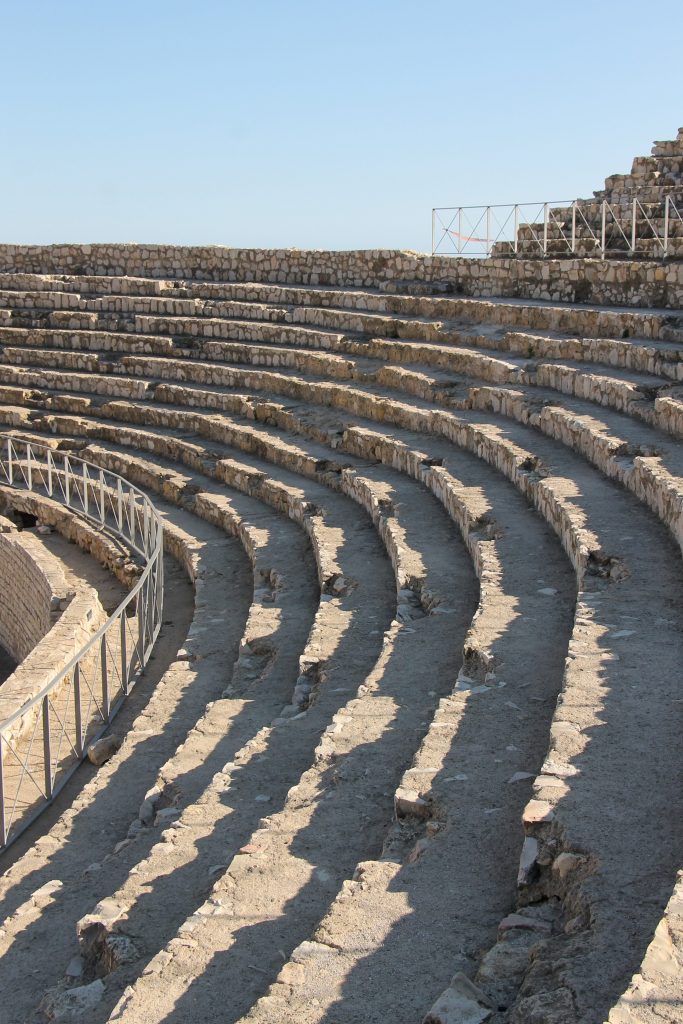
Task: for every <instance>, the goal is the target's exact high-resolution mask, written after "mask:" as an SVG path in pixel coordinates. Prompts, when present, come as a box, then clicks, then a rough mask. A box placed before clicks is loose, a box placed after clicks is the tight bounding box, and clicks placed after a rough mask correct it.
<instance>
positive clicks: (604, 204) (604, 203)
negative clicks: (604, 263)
mask: <svg viewBox="0 0 683 1024" xmlns="http://www.w3.org/2000/svg"><path fill="white" fill-rule="evenodd" d="M606 229H607V200H606V199H603V201H602V230H601V233H600V245H601V247H602V254H601V259H603V260H604V258H605V241H606Z"/></svg>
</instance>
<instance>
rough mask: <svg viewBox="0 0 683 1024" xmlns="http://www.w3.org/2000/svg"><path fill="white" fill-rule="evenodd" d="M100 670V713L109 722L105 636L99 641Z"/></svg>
mask: <svg viewBox="0 0 683 1024" xmlns="http://www.w3.org/2000/svg"><path fill="white" fill-rule="evenodd" d="M100 669H101V671H102V712H103V714H104V720H105V722H108V721H109V676H108V674H107V634H106V633H104V634H103V636H102V639H101V640H100Z"/></svg>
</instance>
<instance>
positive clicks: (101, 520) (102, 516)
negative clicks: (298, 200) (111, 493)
mask: <svg viewBox="0 0 683 1024" xmlns="http://www.w3.org/2000/svg"><path fill="white" fill-rule="evenodd" d="M105 518H106V516H105V512H104V470H102V469H101V470H100V522H101V524H102V526H104V520H105Z"/></svg>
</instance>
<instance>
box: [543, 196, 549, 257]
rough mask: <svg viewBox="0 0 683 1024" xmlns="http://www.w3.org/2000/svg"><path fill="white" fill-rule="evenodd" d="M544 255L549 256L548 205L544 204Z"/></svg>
mask: <svg viewBox="0 0 683 1024" xmlns="http://www.w3.org/2000/svg"><path fill="white" fill-rule="evenodd" d="M543 255H544V256H547V255H548V204H547V203H544V204H543Z"/></svg>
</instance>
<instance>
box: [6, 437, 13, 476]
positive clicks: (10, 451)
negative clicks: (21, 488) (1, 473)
mask: <svg viewBox="0 0 683 1024" xmlns="http://www.w3.org/2000/svg"><path fill="white" fill-rule="evenodd" d="M13 454H14V445H13V444H12V440H11V438H8V440H7V476H8V479H9V482H10V484H13V483H14V460H13V459H12V455H13Z"/></svg>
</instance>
